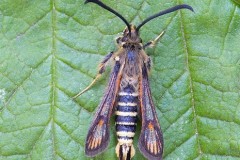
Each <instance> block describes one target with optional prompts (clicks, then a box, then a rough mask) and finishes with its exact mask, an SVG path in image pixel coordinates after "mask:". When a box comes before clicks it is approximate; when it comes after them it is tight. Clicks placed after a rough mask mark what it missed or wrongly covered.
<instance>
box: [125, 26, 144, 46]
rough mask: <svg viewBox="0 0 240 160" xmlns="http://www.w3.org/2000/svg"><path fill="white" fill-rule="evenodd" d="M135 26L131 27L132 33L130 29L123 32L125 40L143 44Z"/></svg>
mask: <svg viewBox="0 0 240 160" xmlns="http://www.w3.org/2000/svg"><path fill="white" fill-rule="evenodd" d="M136 28H137V27H136V26H135V25H130V31H129V29H128V27H127V26H126V28H125V29H124V30H123V38H122V39H123V40H124V41H129V42H135V43H139V42H141V38H140V37H139V32H138V31H137V30H136Z"/></svg>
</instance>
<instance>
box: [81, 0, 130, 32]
mask: <svg viewBox="0 0 240 160" xmlns="http://www.w3.org/2000/svg"><path fill="white" fill-rule="evenodd" d="M89 2H92V3H96V4H97V5H99V6H101V7H102V8H104V9H106V10H108V11H109V12H112V13H113V14H115V15H116V16H117V17H119V18H120V19H121V20H122V21H123V22H124V23H125V24H126V25H127V28H128V31H129V33H131V26H130V24H129V23H128V21H127V20H126V19H125V18H124V17H123V16H122V15H121V14H119V13H118V12H116V11H114V10H113V9H112V8H110V7H109V6H107V5H105V4H104V3H102V2H101V1H100V0H86V1H85V4H86V3H89Z"/></svg>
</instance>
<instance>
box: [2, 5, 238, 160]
mask: <svg viewBox="0 0 240 160" xmlns="http://www.w3.org/2000/svg"><path fill="white" fill-rule="evenodd" d="M104 2H105V3H107V4H108V5H109V6H111V7H112V8H114V9H116V10H117V11H119V12H120V13H122V14H123V16H124V17H126V19H128V20H129V21H130V22H131V23H133V24H139V23H140V22H141V21H142V20H144V19H145V18H146V17H148V16H150V15H152V14H153V13H156V12H158V11H160V10H163V9H166V8H169V7H171V6H174V5H177V4H183V3H186V4H189V5H191V6H192V7H193V8H194V10H195V13H192V12H190V11H188V10H182V11H177V12H175V13H171V14H169V15H166V16H163V17H161V18H158V19H156V20H153V21H151V22H149V23H148V24H146V25H145V26H144V27H143V28H142V30H141V37H142V39H143V40H144V42H147V41H149V40H152V39H154V38H155V37H156V36H157V35H158V34H159V33H160V32H161V31H162V30H165V31H166V33H165V35H164V36H163V38H162V39H161V41H160V42H159V43H158V44H157V45H156V47H155V48H153V49H148V50H147V53H148V54H149V55H151V57H152V60H153V63H154V66H153V69H152V73H151V78H150V81H151V89H152V94H153V98H154V102H155V105H156V108H157V113H158V118H159V120H160V123H161V126H162V130H163V133H164V141H165V149H164V159H169V160H170V159H211V160H212V159H240V134H239V133H240V94H239V93H240V92H239V90H240V83H239V79H240V54H239V53H240V47H239V44H240V38H239V37H240V9H239V6H238V5H237V3H234V1H220V0H202V1H197V0H192V1H190V0H175V1H167V0H161V1H151V0H147V1H142V0H134V1H133V0H131V1H125V0H124V1H123V0H122V1H108V0H104ZM83 3H84V1H83V0H79V1H76V0H61V1H60V0H49V1H47V0H46V1H42V0H34V1H30V0H5V1H0V159H3V160H5V159H8V160H13V159H18V160H19V159H49V160H50V159H79V160H80V159H81V160H84V159H115V157H116V156H115V146H116V141H117V140H116V136H115V131H114V130H115V129H114V128H115V127H114V122H113V121H112V125H111V130H112V132H111V142H110V145H109V147H108V150H106V151H105V152H104V153H103V154H101V155H99V156H97V157H96V158H87V157H85V155H84V143H85V142H84V141H85V137H86V134H87V130H88V128H89V125H90V123H91V121H92V117H93V114H94V113H95V108H96V106H97V105H98V103H99V102H100V100H101V97H102V95H103V92H104V88H105V86H106V82H107V79H108V75H109V71H108V72H107V73H105V74H104V76H103V77H102V78H101V80H100V81H98V82H97V83H96V84H95V85H94V87H92V88H91V89H90V90H89V91H88V92H86V93H85V94H84V95H82V96H81V97H79V98H78V99H77V100H76V101H73V100H72V98H71V97H72V96H74V95H75V94H76V93H78V92H79V91H80V90H82V89H84V88H85V87H86V86H87V85H88V84H89V83H90V82H91V81H92V79H93V78H94V76H95V75H96V73H97V65H98V63H99V62H100V61H101V59H103V57H104V55H106V54H107V53H108V52H110V51H113V50H116V46H115V42H114V38H116V37H117V36H118V33H120V32H121V31H122V30H123V29H124V27H125V26H124V23H122V22H121V21H120V20H119V19H118V18H116V17H115V16H114V15H112V14H111V13H108V12H106V11H105V10H102V9H101V8H100V7H98V6H96V5H94V4H88V5H83ZM139 130H140V123H139V125H138V133H137V135H136V138H135V146H136V148H137V145H136V144H137V140H138V135H139ZM134 159H135V160H136V159H138V160H141V159H144V157H143V156H142V155H141V154H140V152H139V151H138V149H137V154H136V156H135V157H134Z"/></svg>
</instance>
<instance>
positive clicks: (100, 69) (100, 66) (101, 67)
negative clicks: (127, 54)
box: [73, 52, 113, 99]
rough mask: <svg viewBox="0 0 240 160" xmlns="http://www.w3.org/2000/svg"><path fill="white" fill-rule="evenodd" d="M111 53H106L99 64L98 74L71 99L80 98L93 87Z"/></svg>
mask: <svg viewBox="0 0 240 160" xmlns="http://www.w3.org/2000/svg"><path fill="white" fill-rule="evenodd" d="M112 55H113V52H110V53H108V54H107V55H106V56H105V58H104V59H103V61H102V62H101V63H100V65H99V68H98V74H97V76H96V77H95V78H94V80H93V81H92V82H91V83H90V84H89V85H88V86H87V87H86V88H85V89H84V90H82V91H81V92H79V93H78V94H76V95H75V96H74V97H73V99H75V98H77V97H78V96H80V95H81V94H83V93H84V92H86V91H87V90H88V89H89V88H91V87H92V85H94V83H95V82H96V81H97V80H98V79H99V78H100V77H101V75H102V74H103V73H104V72H105V69H106V65H107V62H108V61H109V59H110V58H111V57H112Z"/></svg>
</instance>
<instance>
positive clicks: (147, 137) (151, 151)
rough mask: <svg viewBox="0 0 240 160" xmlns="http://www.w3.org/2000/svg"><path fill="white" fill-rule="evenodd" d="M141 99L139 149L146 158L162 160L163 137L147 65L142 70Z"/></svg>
mask: <svg viewBox="0 0 240 160" xmlns="http://www.w3.org/2000/svg"><path fill="white" fill-rule="evenodd" d="M139 99H140V104H141V105H140V107H141V113H142V116H141V117H142V129H141V133H140V137H139V141H138V146H139V149H140V151H141V152H142V153H143V155H144V156H145V157H146V158H148V159H151V160H160V159H162V154H163V136H162V131H161V128H160V125H159V123H158V119H157V115H156V110H155V106H154V104H153V101H152V97H151V91H150V88H149V80H148V72H147V67H146V64H144V66H143V68H142V77H141V78H140V97H139Z"/></svg>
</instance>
